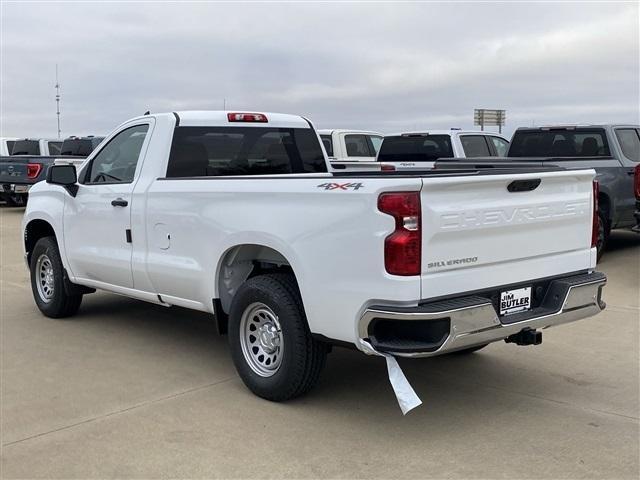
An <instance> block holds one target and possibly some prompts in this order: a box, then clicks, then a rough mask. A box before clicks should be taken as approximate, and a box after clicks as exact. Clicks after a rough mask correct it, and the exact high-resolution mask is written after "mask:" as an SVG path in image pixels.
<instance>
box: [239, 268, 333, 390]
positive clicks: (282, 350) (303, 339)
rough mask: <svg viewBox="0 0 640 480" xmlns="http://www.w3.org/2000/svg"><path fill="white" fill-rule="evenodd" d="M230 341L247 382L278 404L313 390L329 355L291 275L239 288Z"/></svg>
mask: <svg viewBox="0 0 640 480" xmlns="http://www.w3.org/2000/svg"><path fill="white" fill-rule="evenodd" d="M229 342H230V347H231V356H232V358H233V362H234V364H235V366H236V370H237V371H238V374H239V375H240V378H241V379H242V381H243V382H244V384H245V385H246V386H247V387H248V388H249V390H251V391H252V392H253V393H255V394H256V395H258V396H260V397H262V398H266V399H267V400H273V401H283V400H288V399H290V398H294V397H297V396H299V395H302V394H304V393H306V392H308V391H309V390H310V389H311V388H312V387H313V386H314V385H315V383H316V382H317V381H318V378H319V377H320V372H321V370H322V368H323V367H324V363H325V359H326V356H327V346H326V344H324V343H322V342H319V341H317V340H316V339H314V338H313V337H312V336H311V332H310V331H309V327H308V326H307V321H306V317H305V313H304V308H303V305H302V299H301V297H300V292H299V291H298V286H297V285H296V282H295V279H294V277H293V275H289V274H280V273H278V274H267V275H259V276H257V277H253V278H251V279H249V280H247V282H245V283H244V285H242V286H241V287H240V288H239V289H238V292H237V293H236V294H235V296H234V297H233V301H232V303H231V311H230V313H229Z"/></svg>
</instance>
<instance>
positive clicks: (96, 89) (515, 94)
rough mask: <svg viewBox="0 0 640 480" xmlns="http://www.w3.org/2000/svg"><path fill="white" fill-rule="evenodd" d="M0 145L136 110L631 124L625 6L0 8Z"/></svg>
mask: <svg viewBox="0 0 640 480" xmlns="http://www.w3.org/2000/svg"><path fill="white" fill-rule="evenodd" d="M1 9H2V16H1V24H2V25H1V26H2V38H1V39H0V40H1V42H0V46H1V53H2V58H1V65H0V66H1V80H2V85H1V94H2V98H1V112H0V113H1V121H2V123H1V132H0V133H1V135H2V136H55V134H56V117H55V90H54V84H55V64H56V63H58V64H59V69H60V83H61V85H62V102H61V110H62V115H61V119H62V134H63V136H66V135H80V134H106V133H108V132H109V131H110V130H112V129H113V128H114V127H115V126H116V125H117V124H119V123H121V122H123V121H124V120H126V119H128V118H130V117H134V116H137V115H140V114H142V113H144V112H145V111H146V110H151V111H152V112H160V111H172V110H188V109H199V110H202V109H222V105H223V99H225V98H226V102H227V108H228V109H232V110H249V111H276V112H285V113H296V114H302V115H305V116H308V117H309V118H310V119H311V120H312V121H313V122H314V123H315V125H316V127H318V128H365V129H374V130H378V131H382V132H384V133H390V132H396V131H402V130H407V129H412V130H413V129H427V128H449V127H464V128H469V127H472V124H473V109H474V108H477V107H484V108H504V109H506V110H507V129H506V130H507V132H508V133H511V132H512V131H513V129H514V128H516V127H517V126H523V125H532V124H536V125H540V124H548V123H558V122H570V123H575V122H579V123H597V122H633V123H638V122H639V121H640V119H639V115H640V107H639V104H640V97H639V95H640V94H639V90H640V65H639V62H640V51H639V43H640V39H639V24H640V17H639V15H640V14H639V3H638V2H635V1H634V2H627V3H611V2H608V3H584V2H583V3H580V2H574V3H568V2H565V3H497V2H495V3H455V4H452V3H450V2H449V3H419V4H416V3H413V4H410V3H403V4H391V3H349V4H336V3H311V4H310V3H306V4H304V3H274V2H270V3H266V4H258V3H245V4H239V3H238V2H236V3H209V4H206V3H187V2H182V3H160V2H152V3H109V2H102V3H89V2H81V3H75V4H73V3H52V2H48V3H24V2H21V3H7V2H5V1H4V0H3V2H2V6H1Z"/></svg>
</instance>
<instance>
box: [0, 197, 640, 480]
mask: <svg viewBox="0 0 640 480" xmlns="http://www.w3.org/2000/svg"><path fill="white" fill-rule="evenodd" d="M22 212H23V210H22V209H11V208H6V207H0V230H1V232H0V241H1V245H0V304H1V305H0V337H1V338H0V349H1V351H0V374H1V378H0V394H1V397H0V400H1V404H0V415H1V418H0V421H1V423H0V426H1V429H2V430H1V439H0V440H1V445H2V452H1V464H0V467H1V471H0V477H1V478H6V479H9V478H116V477H117V478H134V477H135V478H167V477H173V478H176V477H180V478H184V477H190V478H202V477H208V478H210V477H236V478H247V477H260V478H272V477H279V478H282V477H297V478H355V477H376V478H383V477H384V478H427V477H429V478H444V477H451V478H480V477H482V478H488V477H490V478H515V477H518V478H558V477H563V478H638V475H639V474H640V471H639V451H640V447H639V436H640V427H639V418H640V398H639V376H640V375H639V363H640V361H639V344H638V342H639V323H640V298H639V297H640V279H639V277H640V235H635V234H632V233H629V232H615V233H614V234H613V236H612V239H611V248H610V251H609V252H607V253H606V254H605V256H604V258H603V261H602V263H601V265H600V266H599V269H600V270H602V271H604V272H605V273H606V274H607V275H608V277H609V283H608V285H607V287H606V288H605V300H606V302H607V304H608V308H607V310H606V311H605V312H604V313H603V314H601V315H599V316H597V317H594V318H591V319H587V320H584V321H580V322H577V323H574V324H570V325H566V326H562V327H558V328H555V329H549V330H546V331H545V333H544V342H543V344H542V345H540V346H538V347H516V346H513V345H506V344H504V343H497V344H494V345H491V346H489V347H487V348H486V349H484V350H482V351H481V352H478V353H476V354H473V355H468V356H460V357H458V356H447V357H438V358H434V359H425V360H406V361H401V365H402V367H403V369H404V371H405V374H406V376H407V377H408V378H409V380H410V381H411V383H412V385H413V386H414V388H415V390H416V392H417V393H418V394H419V395H420V397H421V398H422V400H423V402H424V405H423V406H422V407H419V408H418V409H416V410H415V411H413V412H411V413H410V414H409V415H407V416H406V417H403V416H402V414H401V413H400V410H399V408H398V406H397V404H396V401H395V397H394V395H393V392H392V391H391V388H390V386H389V383H388V380H387V378H386V367H385V362H384V360H382V359H380V358H372V357H367V356H365V355H362V354H361V353H358V352H353V351H348V350H343V349H340V348H336V349H334V351H333V353H332V354H331V355H330V356H329V360H328V365H327V368H326V369H325V371H324V372H323V375H322V378H321V381H320V383H319V385H318V386H317V388H315V389H314V390H313V391H312V392H311V393H310V394H309V395H307V396H305V397H303V398H300V399H297V400H295V401H292V402H288V403H284V404H276V403H270V402H267V401H264V400H261V399H259V398H257V397H255V396H253V395H252V394H251V393H250V392H249V391H248V390H247V389H246V388H245V387H244V385H243V384H242V382H241V381H240V380H239V378H238V377H237V375H236V373H235V370H234V368H233V365H232V362H231V359H230V357H229V352H228V347H227V339H226V337H218V336H216V334H215V329H214V326H213V325H212V324H211V322H210V318H209V317H208V316H207V315H204V314H200V313H197V312H191V311H188V310H184V309H179V308H171V309H166V308H163V307H160V306H155V305H150V304H145V303H143V302H138V301H135V300H130V299H127V298H123V297H119V296H116V295H111V294H106V293H97V294H93V295H89V296H86V297H85V300H84V302H83V305H82V307H81V309H80V312H79V314H78V315H77V316H76V317H73V318H71V319H66V320H51V319H48V318H45V317H43V316H42V315H41V314H40V313H39V312H38V310H37V309H36V307H35V304H34V303H33V300H32V297H31V291H30V288H29V284H28V273H27V271H26V269H25V268H24V264H23V260H22V253H21V248H20V243H19V242H20V232H19V224H20V220H21V216H22Z"/></svg>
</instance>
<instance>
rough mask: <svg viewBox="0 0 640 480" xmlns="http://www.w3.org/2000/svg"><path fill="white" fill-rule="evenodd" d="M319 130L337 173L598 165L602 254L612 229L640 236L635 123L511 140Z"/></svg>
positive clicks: (486, 135)
mask: <svg viewBox="0 0 640 480" xmlns="http://www.w3.org/2000/svg"><path fill="white" fill-rule="evenodd" d="M318 133H319V134H320V138H321V139H322V143H323V145H324V148H325V150H326V151H327V155H328V156H329V160H330V161H331V165H332V166H333V168H335V169H339V170H340V169H342V170H358V171H366V170H370V169H372V168H378V169H380V170H387V171H388V170H424V169H425V168H433V167H434V164H435V162H436V161H446V160H445V159H447V158H451V159H452V161H454V162H456V163H457V164H458V165H459V166H461V164H460V159H463V158H466V159H473V165H475V166H478V167H482V168H495V167H496V166H497V165H502V166H506V164H509V165H513V164H514V163H518V162H523V161H526V162H527V163H528V164H529V165H532V164H533V165H539V166H548V165H556V166H560V167H565V168H593V169H595V171H596V178H597V180H598V184H599V198H598V200H599V216H600V223H599V225H600V227H599V232H598V251H599V252H600V254H601V253H602V252H603V251H604V248H605V246H606V243H607V240H608V238H609V235H610V232H611V230H612V229H615V228H632V229H633V230H634V231H637V232H640V133H639V129H638V126H637V125H571V126H561V125H558V126H547V127H536V128H519V129H517V130H516V131H515V133H514V135H513V138H512V139H511V142H509V140H507V139H506V138H504V137H503V136H501V135H498V134H496V133H491V132H477V131H463V130H460V129H451V130H445V131H442V130H438V131H435V130H433V131H419V132H406V133H400V134H396V135H386V136H383V135H382V134H380V133H377V132H365V131H354V130H320V131H319V132H318ZM634 194H635V195H634ZM634 210H635V212H634Z"/></svg>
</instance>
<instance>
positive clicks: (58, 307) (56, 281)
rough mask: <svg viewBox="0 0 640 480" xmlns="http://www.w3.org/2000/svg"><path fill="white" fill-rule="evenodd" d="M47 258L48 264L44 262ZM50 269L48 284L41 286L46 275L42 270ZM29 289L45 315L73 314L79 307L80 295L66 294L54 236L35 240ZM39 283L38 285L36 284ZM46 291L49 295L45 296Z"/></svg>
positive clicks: (68, 315) (60, 261)
mask: <svg viewBox="0 0 640 480" xmlns="http://www.w3.org/2000/svg"><path fill="white" fill-rule="evenodd" d="M39 260H40V262H39ZM47 260H48V264H47V263H46V262H47ZM49 266H50V271H51V272H52V275H51V276H50V277H49V278H50V280H51V281H50V284H47V285H46V286H43V284H42V283H40V282H41V280H43V278H44V277H46V275H45V274H44V273H43V268H44V271H49V269H48V267H49ZM29 269H30V271H31V291H32V292H33V298H34V300H35V302H36V305H37V306H38V308H39V309H40V311H41V312H42V313H43V314H44V315H45V316H47V317H51V318H63V317H70V316H71V315H74V314H75V313H76V312H77V311H78V309H79V308H80V303H81V302H82V295H68V294H67V292H66V290H65V285H64V267H63V266H62V260H61V259H60V251H59V250H58V244H57V242H56V239H55V237H43V238H41V239H40V240H38V241H37V242H36V245H35V247H33V252H31V263H30V265H29ZM39 283H40V286H39V285H38V284H39ZM45 283H47V282H45ZM45 291H46V292H48V293H49V294H50V296H48V297H47V294H46V293H43V292H45Z"/></svg>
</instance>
